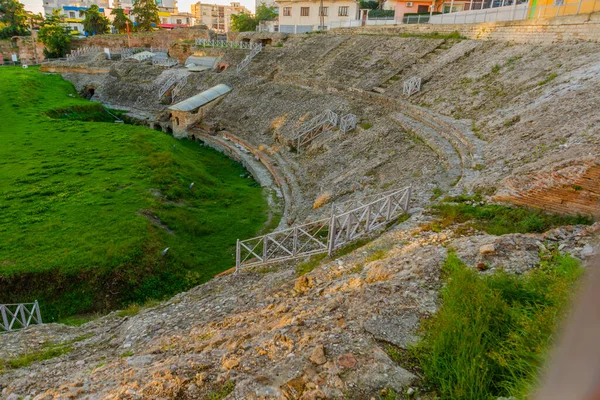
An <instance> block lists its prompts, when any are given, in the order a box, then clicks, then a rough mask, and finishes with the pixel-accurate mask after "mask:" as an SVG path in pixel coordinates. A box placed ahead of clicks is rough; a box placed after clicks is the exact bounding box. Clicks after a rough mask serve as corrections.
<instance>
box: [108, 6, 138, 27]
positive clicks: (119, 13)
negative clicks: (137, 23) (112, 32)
mask: <svg viewBox="0 0 600 400" xmlns="http://www.w3.org/2000/svg"><path fill="white" fill-rule="evenodd" d="M110 15H114V16H115V19H113V22H112V25H113V26H114V27H115V29H116V30H117V31H118V32H119V33H125V32H127V24H128V23H129V28H130V29H131V28H133V22H131V20H130V19H129V18H128V17H127V15H126V14H125V11H124V10H123V9H122V8H115V9H114V10H112V11H111V13H110Z"/></svg>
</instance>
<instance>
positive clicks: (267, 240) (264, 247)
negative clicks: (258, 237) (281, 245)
mask: <svg viewBox="0 0 600 400" xmlns="http://www.w3.org/2000/svg"><path fill="white" fill-rule="evenodd" d="M267 243H269V236H268V235H265V238H264V239H263V262H267V257H268V253H267Z"/></svg>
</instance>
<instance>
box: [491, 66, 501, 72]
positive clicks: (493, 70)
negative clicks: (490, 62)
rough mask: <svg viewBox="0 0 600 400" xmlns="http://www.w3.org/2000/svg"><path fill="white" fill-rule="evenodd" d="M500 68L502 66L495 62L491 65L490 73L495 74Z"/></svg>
mask: <svg viewBox="0 0 600 400" xmlns="http://www.w3.org/2000/svg"><path fill="white" fill-rule="evenodd" d="M500 68H502V67H501V66H500V64H496V65H494V66H493V67H492V74H497V73H498V72H500Z"/></svg>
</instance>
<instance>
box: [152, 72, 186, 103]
mask: <svg viewBox="0 0 600 400" xmlns="http://www.w3.org/2000/svg"><path fill="white" fill-rule="evenodd" d="M186 84H187V75H184V76H181V75H172V76H170V77H169V79H167V80H166V81H165V83H163V84H162V85H160V87H159V88H158V99H159V100H160V99H162V97H163V96H164V95H165V93H167V91H168V90H169V89H171V88H172V87H173V86H175V85H176V86H175V88H173V92H172V96H171V98H172V99H173V98H175V94H176V93H175V92H176V91H177V92H179V91H180V90H181V89H183V87H184V86H185V85H186Z"/></svg>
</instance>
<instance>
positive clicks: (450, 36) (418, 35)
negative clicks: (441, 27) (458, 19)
mask: <svg viewBox="0 0 600 400" xmlns="http://www.w3.org/2000/svg"><path fill="white" fill-rule="evenodd" d="M400 36H401V37H416V38H421V39H445V40H448V39H459V40H465V39H466V37H465V36H463V35H461V34H460V33H458V31H454V32H451V33H439V32H431V33H408V32H406V33H402V34H401V35H400Z"/></svg>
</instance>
